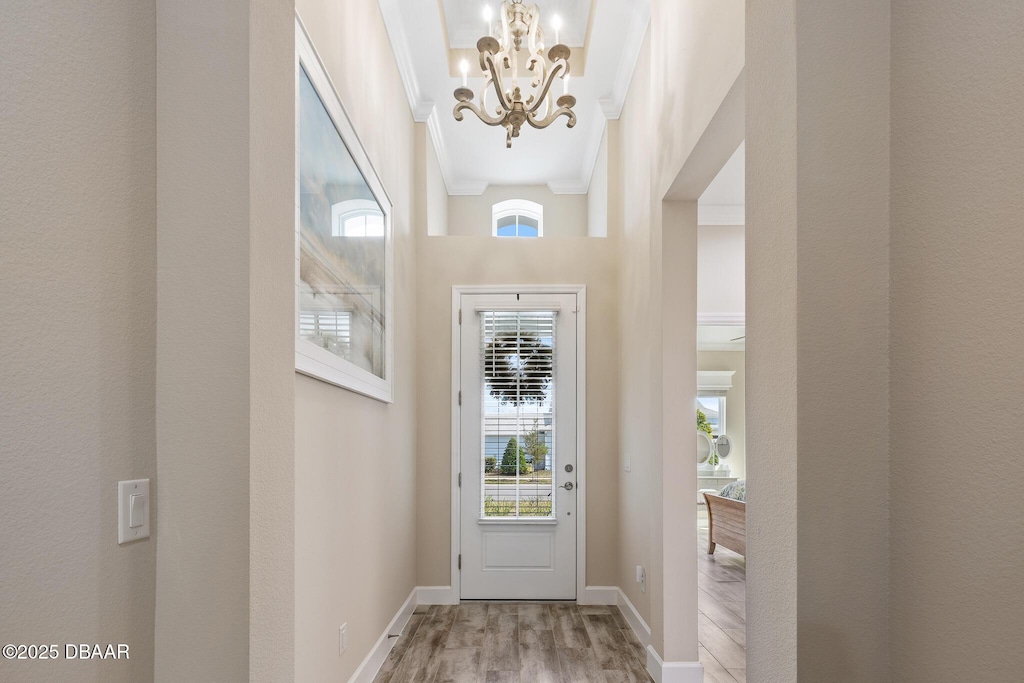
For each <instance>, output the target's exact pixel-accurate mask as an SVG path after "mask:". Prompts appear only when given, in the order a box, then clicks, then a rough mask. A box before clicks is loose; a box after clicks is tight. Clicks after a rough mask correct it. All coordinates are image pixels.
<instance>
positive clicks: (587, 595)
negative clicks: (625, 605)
mask: <svg viewBox="0 0 1024 683" xmlns="http://www.w3.org/2000/svg"><path fill="white" fill-rule="evenodd" d="M576 602H578V603H579V604H581V605H617V604H619V589H618V588H617V587H615V586H587V587H586V588H584V589H583V591H582V592H581V594H580V597H579V599H578V600H577V601H576Z"/></svg>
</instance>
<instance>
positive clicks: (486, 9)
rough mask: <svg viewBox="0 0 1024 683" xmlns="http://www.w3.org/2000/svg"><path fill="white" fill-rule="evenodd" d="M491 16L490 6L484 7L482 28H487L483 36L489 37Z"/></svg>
mask: <svg viewBox="0 0 1024 683" xmlns="http://www.w3.org/2000/svg"><path fill="white" fill-rule="evenodd" d="M492 16H493V15H492V14H491V6H490V5H484V26H485V27H486V28H487V30H486V31H484V35H485V36H489V35H491V17H492Z"/></svg>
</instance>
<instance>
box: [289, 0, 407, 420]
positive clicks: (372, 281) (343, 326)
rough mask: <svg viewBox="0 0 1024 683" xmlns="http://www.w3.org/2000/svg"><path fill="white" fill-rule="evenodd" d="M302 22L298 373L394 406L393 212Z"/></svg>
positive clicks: (298, 36)
mask: <svg viewBox="0 0 1024 683" xmlns="http://www.w3.org/2000/svg"><path fill="white" fill-rule="evenodd" d="M295 21H296V27H295V50H296V59H295V80H296V93H295V94H296V104H295V108H296V127H297V132H296V169H295V170H296V178H295V192H296V198H295V203H296V211H295V252H296V253H295V260H296V268H295V369H296V370H297V371H298V372H301V373H303V374H305V375H309V376H311V377H315V378H317V379H319V380H322V381H324V382H328V383H330V384H334V385H336V386H339V387H343V388H345V389H349V390H351V391H355V392H358V393H360V394H364V395H366V396H369V397H371V398H375V399H377V400H379V401H384V402H386V403H390V402H391V401H392V396H393V386H394V365H393V356H394V352H393V347H394V341H393V340H394V324H393V316H392V311H393V310H394V303H393V299H394V289H395V288H394V279H393V272H394V253H393V251H394V250H393V229H392V204H391V201H390V200H389V199H388V195H387V192H385V190H384V185H383V183H382V182H381V180H380V177H379V176H378V175H377V173H376V171H375V170H374V168H373V165H372V164H371V163H370V159H369V156H368V155H367V153H366V150H365V149H364V148H363V146H362V144H361V143H360V142H359V138H358V137H357V135H356V131H355V128H354V127H353V125H352V122H351V121H350V120H349V118H348V115H347V114H346V113H345V109H344V107H343V106H342V103H341V100H340V99H339V97H338V93H337V91H336V90H335V88H334V85H333V84H332V83H331V79H330V77H329V76H328V75H327V71H326V69H325V68H324V66H323V64H322V63H321V61H320V58H319V56H318V55H317V53H316V50H315V49H314V47H313V44H312V42H311V41H310V39H309V36H308V35H307V34H306V31H305V29H304V28H303V26H302V22H301V21H299V19H298V17H296V20H295Z"/></svg>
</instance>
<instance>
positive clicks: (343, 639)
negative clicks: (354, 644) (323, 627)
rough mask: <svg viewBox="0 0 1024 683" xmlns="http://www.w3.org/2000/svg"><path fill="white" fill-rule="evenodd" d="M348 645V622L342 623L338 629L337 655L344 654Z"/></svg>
mask: <svg viewBox="0 0 1024 683" xmlns="http://www.w3.org/2000/svg"><path fill="white" fill-rule="evenodd" d="M347 647H348V624H342V625H341V628H339V629H338V656H341V655H343V654H345V648H347Z"/></svg>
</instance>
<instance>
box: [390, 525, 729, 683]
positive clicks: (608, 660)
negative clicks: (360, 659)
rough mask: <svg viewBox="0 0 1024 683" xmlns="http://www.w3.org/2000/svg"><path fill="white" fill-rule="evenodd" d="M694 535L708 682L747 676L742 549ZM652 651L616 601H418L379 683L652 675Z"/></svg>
mask: <svg viewBox="0 0 1024 683" xmlns="http://www.w3.org/2000/svg"><path fill="white" fill-rule="evenodd" d="M707 543H708V539H707V529H700V530H699V532H698V538H697V566H698V569H699V573H698V575H697V576H698V579H697V585H698V596H697V603H698V608H699V610H700V612H699V614H698V615H697V619H698V624H697V625H698V637H699V640H700V661H701V663H702V664H703V665H704V681H705V682H706V683H746V680H747V677H746V668H747V664H746V626H747V619H746V611H745V606H744V605H745V600H746V576H747V565H746V560H745V559H744V558H743V556H742V555H737V554H736V553H734V552H732V551H730V550H727V549H725V548H723V547H721V546H719V547H718V548H717V549H716V550H715V554H714V555H713V556H709V555H708V554H707ZM646 662H647V656H646V654H645V652H644V650H643V647H642V646H641V645H640V643H639V642H638V641H637V639H636V636H635V635H633V632H632V630H630V628H629V625H628V624H627V623H626V620H625V618H624V617H623V616H622V613H621V612H620V611H619V609H618V608H617V607H605V606H593V605H584V606H577V605H576V604H575V603H565V602H558V603H526V602H521V603H515V602H464V603H462V604H461V605H433V606H429V607H428V606H426V605H424V606H421V607H417V608H416V612H415V613H414V614H413V615H412V618H411V619H410V620H409V623H408V625H407V626H406V627H405V630H404V631H403V632H402V635H401V637H400V638H399V639H398V641H397V642H396V643H395V647H394V648H393V649H392V650H391V653H390V654H389V655H388V658H387V660H386V661H385V662H384V665H383V666H382V667H381V670H380V672H379V673H378V674H377V677H376V678H375V679H374V681H375V683H463V682H464V683H620V682H621V683H635V682H643V683H649V682H650V680H651V678H650V676H648V675H647V673H646V670H645V667H646Z"/></svg>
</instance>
